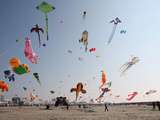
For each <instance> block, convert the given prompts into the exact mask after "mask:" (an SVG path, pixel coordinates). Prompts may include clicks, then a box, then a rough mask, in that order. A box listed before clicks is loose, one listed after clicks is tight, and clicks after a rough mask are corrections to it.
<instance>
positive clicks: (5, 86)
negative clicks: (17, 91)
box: [0, 80, 9, 92]
mask: <svg viewBox="0 0 160 120" xmlns="http://www.w3.org/2000/svg"><path fill="white" fill-rule="evenodd" d="M0 89H1V90H2V92H4V91H8V90H9V86H8V84H7V83H5V82H4V81H2V80H0Z"/></svg>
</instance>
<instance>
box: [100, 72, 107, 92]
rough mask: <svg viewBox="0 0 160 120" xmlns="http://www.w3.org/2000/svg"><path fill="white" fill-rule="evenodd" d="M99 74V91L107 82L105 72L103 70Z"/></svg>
mask: <svg viewBox="0 0 160 120" xmlns="http://www.w3.org/2000/svg"><path fill="white" fill-rule="evenodd" d="M101 72H102V79H101V81H100V82H101V85H100V87H99V88H100V89H101V88H102V87H103V86H104V85H105V83H106V81H107V79H106V74H105V72H104V71H103V70H102V71H101Z"/></svg>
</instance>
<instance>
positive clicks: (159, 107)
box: [157, 102, 160, 111]
mask: <svg viewBox="0 0 160 120" xmlns="http://www.w3.org/2000/svg"><path fill="white" fill-rule="evenodd" d="M157 107H158V110H159V111H160V102H157Z"/></svg>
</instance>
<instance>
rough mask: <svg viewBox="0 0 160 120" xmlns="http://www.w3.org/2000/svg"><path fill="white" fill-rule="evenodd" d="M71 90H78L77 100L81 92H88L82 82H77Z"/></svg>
mask: <svg viewBox="0 0 160 120" xmlns="http://www.w3.org/2000/svg"><path fill="white" fill-rule="evenodd" d="M71 92H76V100H77V98H78V96H79V93H80V92H82V93H83V94H85V93H86V90H84V89H83V84H82V83H81V82H80V83H78V84H77V86H76V88H72V89H71Z"/></svg>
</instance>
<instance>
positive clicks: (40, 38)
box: [38, 32, 41, 47]
mask: <svg viewBox="0 0 160 120" xmlns="http://www.w3.org/2000/svg"><path fill="white" fill-rule="evenodd" d="M38 39H39V47H40V46H41V38H40V34H39V32H38Z"/></svg>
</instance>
